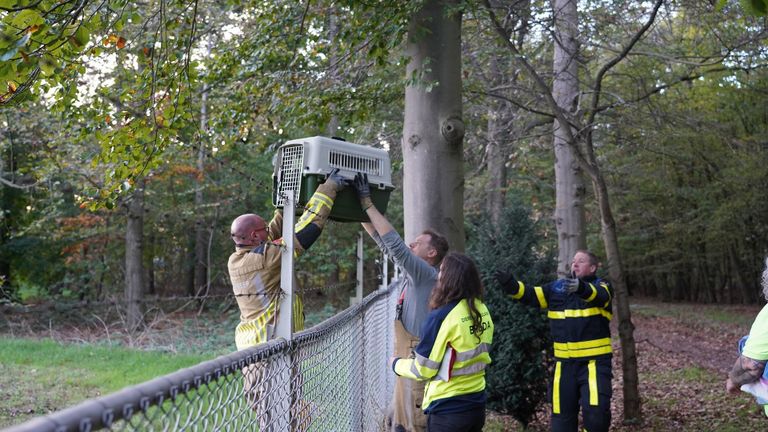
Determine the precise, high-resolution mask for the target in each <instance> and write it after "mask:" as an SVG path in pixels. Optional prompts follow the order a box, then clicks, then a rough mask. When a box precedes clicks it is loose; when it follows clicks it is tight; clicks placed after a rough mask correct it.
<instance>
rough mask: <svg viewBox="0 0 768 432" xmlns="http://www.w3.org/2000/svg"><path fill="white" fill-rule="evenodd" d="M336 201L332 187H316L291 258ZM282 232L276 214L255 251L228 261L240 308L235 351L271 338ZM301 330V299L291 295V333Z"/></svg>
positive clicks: (297, 228)
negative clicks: (265, 239)
mask: <svg viewBox="0 0 768 432" xmlns="http://www.w3.org/2000/svg"><path fill="white" fill-rule="evenodd" d="M335 198H336V190H335V188H334V186H333V185H326V184H321V185H320V186H318V188H317V190H316V191H315V193H314V194H313V195H312V197H311V198H310V199H309V202H308V203H307V205H306V206H305V207H304V213H302V215H301V217H300V218H299V220H298V222H297V223H296V225H295V236H296V238H295V239H294V256H296V257H298V256H300V255H301V254H302V253H303V252H304V250H305V248H307V247H309V245H311V244H312V242H313V241H314V240H315V239H316V238H317V236H318V235H319V232H320V231H321V230H322V229H323V227H324V226H325V222H326V221H327V219H328V215H329V214H330V213H331V208H332V207H333V202H334V200H335ZM282 232H283V217H282V214H281V213H280V212H279V211H278V212H275V216H274V217H273V218H272V220H271V221H270V222H269V225H268V227H267V241H266V242H265V243H264V244H262V245H261V246H258V247H256V248H252V247H237V248H236V250H235V252H234V253H233V254H232V255H230V257H229V262H228V264H227V267H228V269H229V277H230V280H231V281H232V290H233V292H234V295H235V299H236V300H237V305H238V307H239V308H240V324H239V325H238V326H237V328H236V329H235V344H236V345H237V349H238V350H242V349H244V348H248V347H251V346H254V345H257V344H260V343H262V342H266V341H267V340H269V339H271V337H272V330H273V329H274V326H275V324H276V323H277V315H278V313H279V305H280V297H281V295H282V293H283V291H282V289H281V288H280V267H281V263H282V252H281V248H282V247H283V246H284V244H285V243H284V242H283V239H282ZM302 241H303V243H302ZM302 245H304V246H302ZM296 286H298V285H296ZM303 329H304V306H303V303H302V299H301V296H298V295H296V294H294V302H293V331H299V330H303Z"/></svg>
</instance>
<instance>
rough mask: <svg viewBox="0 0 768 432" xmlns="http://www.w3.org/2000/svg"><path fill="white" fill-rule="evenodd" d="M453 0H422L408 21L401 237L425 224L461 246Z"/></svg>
mask: <svg viewBox="0 0 768 432" xmlns="http://www.w3.org/2000/svg"><path fill="white" fill-rule="evenodd" d="M458 4H459V1H458V0H427V1H426V2H425V3H424V5H423V7H422V9H421V10H420V11H419V12H417V13H416V14H415V15H414V16H413V17H412V19H411V22H410V25H409V31H408V41H407V44H406V55H407V56H408V57H409V60H410V61H409V63H408V66H407V68H406V71H407V78H408V79H409V84H408V85H407V86H406V88H405V120H404V125H403V141H402V148H403V164H404V169H403V172H404V175H403V208H404V221H405V238H406V239H407V240H410V239H413V238H414V237H416V236H417V235H418V234H419V233H420V232H422V231H423V230H424V229H427V228H433V229H435V230H437V231H439V232H441V233H442V234H443V235H445V236H446V238H447V239H448V242H449V243H450V247H451V249H453V250H456V251H463V250H464V208H463V207H464V171H463V164H462V158H463V140H464V121H463V120H462V106H461V15H460V13H459V12H458V8H457V6H458Z"/></svg>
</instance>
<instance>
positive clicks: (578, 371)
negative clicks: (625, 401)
mask: <svg viewBox="0 0 768 432" xmlns="http://www.w3.org/2000/svg"><path fill="white" fill-rule="evenodd" d="M612 378H613V372H612V369H611V359H610V358H600V359H597V360H563V361H560V360H558V361H557V362H556V363H555V376H554V379H553V380H552V387H551V388H550V395H551V396H552V399H551V401H552V432H576V431H577V430H578V427H579V407H581V412H582V416H583V418H584V429H585V430H586V431H588V432H606V431H607V430H608V428H609V427H610V426H611V396H612V395H613V390H612V389H611V379H612Z"/></svg>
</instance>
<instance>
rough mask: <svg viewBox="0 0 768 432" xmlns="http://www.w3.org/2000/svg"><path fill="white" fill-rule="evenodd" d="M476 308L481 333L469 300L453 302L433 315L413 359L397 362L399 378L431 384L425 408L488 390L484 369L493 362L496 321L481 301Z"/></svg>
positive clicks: (425, 398)
mask: <svg viewBox="0 0 768 432" xmlns="http://www.w3.org/2000/svg"><path fill="white" fill-rule="evenodd" d="M475 307H476V308H477V310H478V311H479V312H480V315H481V319H482V327H483V330H482V333H477V334H475V333H473V331H474V330H475V329H474V324H473V322H472V318H471V316H470V314H469V305H468V303H467V301H466V300H461V301H458V302H452V303H449V304H447V305H444V306H442V307H440V308H438V309H435V310H434V311H432V312H430V314H429V315H428V316H427V319H426V321H425V322H424V325H423V330H422V333H423V337H422V339H421V342H420V343H419V345H417V346H416V348H415V350H414V358H408V359H398V360H397V361H396V362H395V365H394V370H395V373H397V374H398V375H400V376H403V377H406V378H411V379H414V380H419V381H428V382H427V384H426V386H425V388H424V401H423V403H422V407H423V408H424V410H425V411H428V410H429V409H430V406H431V405H432V404H433V402H440V401H442V400H444V399H447V398H452V397H456V396H461V395H467V394H474V393H479V392H483V391H484V390H485V368H486V366H487V365H489V364H490V363H491V356H490V355H489V354H488V351H489V350H490V347H491V342H492V341H493V321H492V320H491V315H490V313H489V312H488V308H486V307H485V304H483V302H481V301H480V300H475Z"/></svg>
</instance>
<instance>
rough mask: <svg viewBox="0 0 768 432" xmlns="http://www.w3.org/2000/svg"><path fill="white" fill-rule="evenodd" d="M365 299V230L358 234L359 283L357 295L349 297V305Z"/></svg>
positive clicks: (356, 287)
mask: <svg viewBox="0 0 768 432" xmlns="http://www.w3.org/2000/svg"><path fill="white" fill-rule="evenodd" d="M362 301H363V232H362V231H361V232H359V233H358V234H357V285H356V286H355V296H354V297H351V298H350V299H349V305H350V306H352V305H354V304H358V303H361V302H362Z"/></svg>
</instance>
